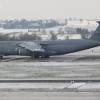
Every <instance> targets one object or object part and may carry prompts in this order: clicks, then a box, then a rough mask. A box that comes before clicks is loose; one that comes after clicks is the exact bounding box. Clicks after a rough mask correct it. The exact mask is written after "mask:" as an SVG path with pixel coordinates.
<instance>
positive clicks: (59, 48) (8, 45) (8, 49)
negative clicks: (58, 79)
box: [0, 39, 100, 56]
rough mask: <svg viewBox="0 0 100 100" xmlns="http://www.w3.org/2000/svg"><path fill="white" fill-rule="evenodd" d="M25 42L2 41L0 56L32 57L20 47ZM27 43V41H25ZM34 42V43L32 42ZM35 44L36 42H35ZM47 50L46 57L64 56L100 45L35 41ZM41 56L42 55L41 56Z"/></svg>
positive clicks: (84, 41)
mask: <svg viewBox="0 0 100 100" xmlns="http://www.w3.org/2000/svg"><path fill="white" fill-rule="evenodd" d="M22 42H24V41H0V55H5V56H6V55H22V56H31V54H32V52H31V51H30V50H27V49H25V48H22V47H19V44H20V43H22ZM25 42H26V41H25ZM31 42H32V41H31ZM33 42H34V41H33ZM35 42H37V43H38V44H40V45H41V46H42V48H43V49H44V50H45V52H44V55H49V56H53V55H63V54H68V53H73V52H77V51H81V50H85V49H89V48H93V47H96V46H99V45H100V42H98V41H94V40H88V39H87V40H79V39H76V40H63V41H60V40H59V41H35ZM39 55H41V54H39Z"/></svg>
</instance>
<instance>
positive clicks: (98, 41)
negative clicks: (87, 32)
mask: <svg viewBox="0 0 100 100" xmlns="http://www.w3.org/2000/svg"><path fill="white" fill-rule="evenodd" d="M98 24H99V25H98V27H97V29H96V31H95V32H94V35H93V36H92V37H91V38H90V39H74V40H72V39H71V40H63V41H60V40H57V41H0V59H3V56H7V55H21V56H31V57H32V58H34V59H36V58H49V57H50V56H54V55H64V54H68V53H73V52H77V51H81V50H85V49H89V48H93V47H96V46H100V21H98Z"/></svg>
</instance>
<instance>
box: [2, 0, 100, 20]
mask: <svg viewBox="0 0 100 100" xmlns="http://www.w3.org/2000/svg"><path fill="white" fill-rule="evenodd" d="M99 10H100V0H0V19H17V18H18V19H21V18H25V19H42V18H43V19H50V18H58V19H59V18H60V19H63V18H66V17H67V18H68V17H77V18H87V19H93V18H98V17H100V11H99Z"/></svg>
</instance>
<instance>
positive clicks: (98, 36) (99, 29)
mask: <svg viewBox="0 0 100 100" xmlns="http://www.w3.org/2000/svg"><path fill="white" fill-rule="evenodd" d="M97 23H98V24H99V25H98V27H97V29H96V31H95V32H94V34H93V36H92V37H91V38H90V39H92V40H95V41H100V21H97Z"/></svg>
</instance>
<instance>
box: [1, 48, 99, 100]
mask: <svg viewBox="0 0 100 100" xmlns="http://www.w3.org/2000/svg"><path fill="white" fill-rule="evenodd" d="M0 80H71V81H70V82H63V83H62V82H59V83H57V82H53V83H50V82H46V83H45V82H42V83H41V82H35V83H34V82H33V83H10V82H9V83H2V82H1V83H0V100H84V99H86V100H100V82H99V80H100V47H96V48H93V49H89V50H85V51H81V52H77V53H72V54H68V55H62V56H55V57H51V58H49V59H39V60H32V59H30V57H19V56H7V57H4V59H3V60H1V61H0ZM73 80H78V81H79V80H83V82H75V81H73ZM84 80H93V81H98V82H89V81H84Z"/></svg>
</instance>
